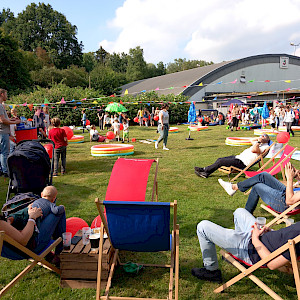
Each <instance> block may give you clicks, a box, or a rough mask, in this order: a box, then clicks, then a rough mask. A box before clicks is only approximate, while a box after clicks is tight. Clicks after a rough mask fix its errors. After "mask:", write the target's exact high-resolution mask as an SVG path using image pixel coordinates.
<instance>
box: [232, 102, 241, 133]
mask: <svg viewBox="0 0 300 300" xmlns="http://www.w3.org/2000/svg"><path fill="white" fill-rule="evenodd" d="M231 115H232V125H231V131H233V128H234V127H235V130H236V131H237V130H238V127H239V115H240V109H239V106H238V105H237V104H235V105H234V108H233V109H232V111H231Z"/></svg>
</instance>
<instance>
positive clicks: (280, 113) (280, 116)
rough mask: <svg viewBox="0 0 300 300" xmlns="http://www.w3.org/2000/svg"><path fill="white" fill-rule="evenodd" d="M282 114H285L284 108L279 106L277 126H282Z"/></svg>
mask: <svg viewBox="0 0 300 300" xmlns="http://www.w3.org/2000/svg"><path fill="white" fill-rule="evenodd" d="M284 114H285V111H284V108H283V106H281V107H280V110H279V126H283V119H284Z"/></svg>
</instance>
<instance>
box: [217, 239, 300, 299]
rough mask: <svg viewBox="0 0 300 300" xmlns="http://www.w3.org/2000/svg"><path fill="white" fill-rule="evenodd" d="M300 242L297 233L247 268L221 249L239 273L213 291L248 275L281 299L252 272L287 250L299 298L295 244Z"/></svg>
mask: <svg viewBox="0 0 300 300" xmlns="http://www.w3.org/2000/svg"><path fill="white" fill-rule="evenodd" d="M299 242H300V235H298V236H297V237H296V238H294V239H291V240H288V242H287V243H286V244H284V245H283V246H281V247H280V248H278V249H277V250H275V251H274V252H272V253H270V255H268V256H267V257H265V258H264V259H262V260H260V261H258V262H257V263H256V264H254V265H252V266H251V267H249V268H248V269H247V268H245V267H244V266H242V265H241V264H240V263H239V262H238V261H237V260H235V259H234V258H233V257H232V256H231V255H230V254H229V253H227V252H226V251H224V250H221V251H220V253H221V254H222V255H223V256H224V258H225V259H226V260H228V261H229V262H230V263H232V264H233V265H234V266H235V267H236V268H238V269H239V270H240V271H241V273H239V274H238V275H237V276H235V277H234V278H232V279H230V280H229V281H227V282H226V283H224V284H223V285H221V286H220V287H218V288H217V289H215V290H214V292H215V293H220V292H222V291H224V290H225V289H226V288H228V287H230V286H231V285H233V284H234V283H236V282H238V281H239V280H241V279H242V278H245V277H248V278H249V279H251V280H252V281H253V282H254V283H256V284H257V285H258V286H259V287H260V288H262V289H263V290H264V291H265V292H266V293H267V294H269V295H270V296H271V297H272V298H273V299H276V300H279V299H280V300H283V299H282V298H281V297H280V296H279V295H278V294H276V293H275V292H274V291H273V290H272V289H271V288H269V287H268V286H267V285H266V284H265V283H263V282H262V281H261V280H260V279H258V278H257V277H256V276H255V275H253V272H254V271H256V270H257V269H259V268H260V267H262V266H263V265H264V264H267V263H268V262H269V261H271V260H272V259H274V258H276V257H277V256H279V255H281V254H282V253H283V252H284V251H286V250H289V252H290V256H291V264H292V269H293V274H294V279H295V284H296V290H297V295H298V299H300V278H299V269H298V264H297V256H296V250H295V245H296V244H297V243H299Z"/></svg>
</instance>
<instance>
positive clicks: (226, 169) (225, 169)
mask: <svg viewBox="0 0 300 300" xmlns="http://www.w3.org/2000/svg"><path fill="white" fill-rule="evenodd" d="M270 142H271V141H270ZM274 145H275V143H273V142H271V143H270V145H269V146H268V148H267V149H266V150H265V151H264V152H263V153H261V154H260V155H259V156H258V157H256V158H255V160H254V161H252V162H251V163H250V164H249V165H247V166H246V167H245V169H243V170H242V169H239V168H237V167H234V166H230V167H225V166H222V167H221V168H219V169H218V170H219V171H220V172H223V173H225V174H227V175H228V178H229V176H230V175H231V174H233V173H238V174H237V175H236V176H235V177H234V178H232V179H231V180H230V181H235V180H237V178H239V177H240V176H241V175H242V174H244V172H245V171H247V170H249V169H250V168H252V167H253V166H254V165H256V164H257V163H259V164H260V163H262V164H263V163H264V162H263V159H264V158H265V157H266V156H267V154H268V153H269V151H270V149H271V148H272V147H273V146H274ZM274 157H276V156H274Z"/></svg>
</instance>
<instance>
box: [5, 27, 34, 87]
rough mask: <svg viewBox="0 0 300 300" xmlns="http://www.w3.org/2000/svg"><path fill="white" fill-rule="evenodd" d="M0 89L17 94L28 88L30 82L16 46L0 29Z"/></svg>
mask: <svg viewBox="0 0 300 300" xmlns="http://www.w3.org/2000/svg"><path fill="white" fill-rule="evenodd" d="M0 66H1V72H0V74H1V75H0V87H1V88H4V89H7V90H8V91H9V92H17V91H19V90H23V89H26V88H27V87H29V86H30V84H31V80H30V75H29V72H28V70H27V69H26V67H25V62H24V57H23V55H22V53H21V52H20V51H19V48H18V44H17V42H16V41H15V40H13V39H12V38H11V37H10V36H8V35H6V34H5V33H4V31H3V29H1V28H0Z"/></svg>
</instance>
